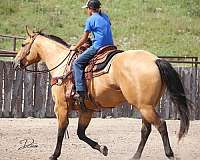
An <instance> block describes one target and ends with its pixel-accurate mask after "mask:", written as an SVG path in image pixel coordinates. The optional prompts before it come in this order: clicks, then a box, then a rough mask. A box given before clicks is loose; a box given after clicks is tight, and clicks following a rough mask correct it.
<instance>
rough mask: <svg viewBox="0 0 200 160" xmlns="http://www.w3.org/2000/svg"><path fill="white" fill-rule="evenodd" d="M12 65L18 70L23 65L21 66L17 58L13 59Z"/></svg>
mask: <svg viewBox="0 0 200 160" xmlns="http://www.w3.org/2000/svg"><path fill="white" fill-rule="evenodd" d="M12 65H13V68H14V69H15V70H20V69H22V68H23V67H22V64H21V61H20V60H19V59H15V60H13V62H12Z"/></svg>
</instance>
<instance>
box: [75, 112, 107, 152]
mask: <svg viewBox="0 0 200 160" xmlns="http://www.w3.org/2000/svg"><path fill="white" fill-rule="evenodd" d="M92 113H93V112H90V111H87V112H81V113H80V116H79V122H78V130H77V135H78V137H79V139H80V140H82V141H84V142H86V143H87V144H89V145H90V146H91V147H92V148H93V149H96V150H98V151H100V152H101V153H102V154H103V155H104V156H107V155H108V148H107V147H106V146H101V145H99V144H98V143H97V142H95V141H93V140H92V139H90V138H88V137H87V136H86V135H85V130H86V128H87V127H88V125H89V123H90V120H91V118H92Z"/></svg>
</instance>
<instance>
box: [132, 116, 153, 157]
mask: <svg viewBox="0 0 200 160" xmlns="http://www.w3.org/2000/svg"><path fill="white" fill-rule="evenodd" d="M150 133H151V124H150V123H148V122H147V121H146V120H144V119H143V120H142V129H141V141H140V144H139V146H138V149H137V151H136V153H135V155H134V157H133V159H140V157H141V155H142V151H143V149H144V146H145V144H146V142H147V139H148V137H149V135H150Z"/></svg>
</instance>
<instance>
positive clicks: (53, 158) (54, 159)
mask: <svg viewBox="0 0 200 160" xmlns="http://www.w3.org/2000/svg"><path fill="white" fill-rule="evenodd" d="M66 128H67V127H65V128H59V129H58V137H57V144H56V149H55V151H54V153H53V155H52V156H51V157H49V160H57V158H58V157H59V156H60V153H61V148H62V141H63V137H64V134H65V131H66Z"/></svg>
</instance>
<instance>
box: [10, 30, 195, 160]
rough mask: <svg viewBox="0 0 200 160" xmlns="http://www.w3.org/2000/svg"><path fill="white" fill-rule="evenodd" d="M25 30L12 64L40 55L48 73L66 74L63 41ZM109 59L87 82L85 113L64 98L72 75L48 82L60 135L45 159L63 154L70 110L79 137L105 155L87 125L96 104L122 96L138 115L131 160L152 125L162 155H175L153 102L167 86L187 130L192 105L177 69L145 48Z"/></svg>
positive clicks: (120, 99)
mask: <svg viewBox="0 0 200 160" xmlns="http://www.w3.org/2000/svg"><path fill="white" fill-rule="evenodd" d="M27 34H28V36H27V38H26V40H25V41H24V42H23V44H22V47H21V49H20V50H19V52H18V53H17V55H16V57H15V59H14V61H13V66H14V68H15V69H24V68H26V66H28V65H31V64H33V63H37V62H39V61H40V60H42V61H44V62H45V63H46V65H47V68H48V71H50V73H51V76H52V78H55V77H63V75H64V74H66V73H70V71H69V70H70V67H69V66H68V65H69V64H68V62H69V61H70V60H69V59H70V56H69V55H70V54H71V51H70V50H69V46H68V44H67V43H65V42H64V41H63V40H62V39H61V38H59V37H56V36H53V35H46V34H44V33H41V32H33V31H31V30H29V29H27ZM110 61H111V63H110V67H109V71H108V72H107V73H105V74H102V75H100V76H97V77H93V78H92V79H91V80H89V81H87V87H88V93H89V95H90V97H92V99H93V101H94V102H92V103H90V102H86V107H87V109H88V110H87V111H86V112H83V111H81V110H80V109H79V106H78V104H77V103H74V102H73V101H74V100H73V99H72V98H66V92H69V91H68V89H67V87H68V76H70V75H67V76H66V77H65V79H66V80H65V81H62V82H61V83H56V84H55V85H53V86H52V95H53V99H54V101H55V106H54V111H55V114H56V116H57V120H58V134H57V144H56V148H55V150H54V153H53V155H52V156H51V157H50V158H49V159H50V160H57V158H58V157H59V156H60V154H61V147H62V141H63V137H64V134H65V131H66V129H67V126H68V124H69V119H68V114H69V112H70V111H71V110H79V121H78V129H77V135H78V137H79V139H80V140H82V141H84V142H86V143H87V144H89V145H90V146H91V147H92V148H93V149H96V150H98V151H100V152H101V153H102V154H103V155H104V156H107V154H108V149H107V147H106V146H103V145H99V144H98V143H97V142H95V141H93V140H92V139H90V138H89V137H87V136H86V135H85V130H86V128H87V127H88V125H89V123H90V120H91V118H92V114H93V112H94V111H95V110H96V107H97V106H96V105H98V106H100V107H102V108H109V107H113V106H117V105H119V104H120V103H122V102H124V101H127V102H128V103H129V104H131V105H132V106H134V107H135V109H137V110H138V111H139V112H140V113H141V116H142V129H141V140H140V143H139V146H138V148H137V151H136V153H135V154H134V156H133V157H132V158H131V159H140V157H141V154H142V151H143V149H144V146H145V143H146V141H147V139H148V136H149V135H150V133H151V125H154V126H155V127H156V128H157V130H158V132H159V133H160V135H161V138H162V141H163V145H164V151H165V154H166V156H167V157H168V158H170V159H173V158H174V153H173V151H172V149H171V146H170V142H169V137H168V131H167V126H166V122H165V121H164V120H162V119H161V118H160V117H159V115H158V114H157V113H156V111H155V107H156V105H157V104H158V102H159V100H160V98H161V96H162V95H163V93H164V91H165V89H166V88H167V89H168V91H169V93H170V97H171V99H172V101H173V103H174V104H175V106H176V107H177V109H178V111H179V114H180V130H179V134H178V138H179V140H180V139H181V138H182V137H183V136H185V135H186V134H187V132H188V129H189V121H190V119H189V116H190V115H189V113H190V107H191V105H190V103H188V102H189V100H188V99H187V98H186V96H185V92H184V88H183V85H182V83H181V80H180V78H179V75H178V73H177V72H176V71H175V70H174V68H173V67H172V66H171V65H170V64H169V63H168V62H167V61H166V60H162V59H159V58H158V57H157V56H155V55H153V54H151V53H149V52H147V51H144V50H128V51H124V52H121V53H118V54H116V55H114V56H113V57H112V59H111V60H110ZM88 101H90V100H88ZM94 104H96V105H94Z"/></svg>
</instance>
